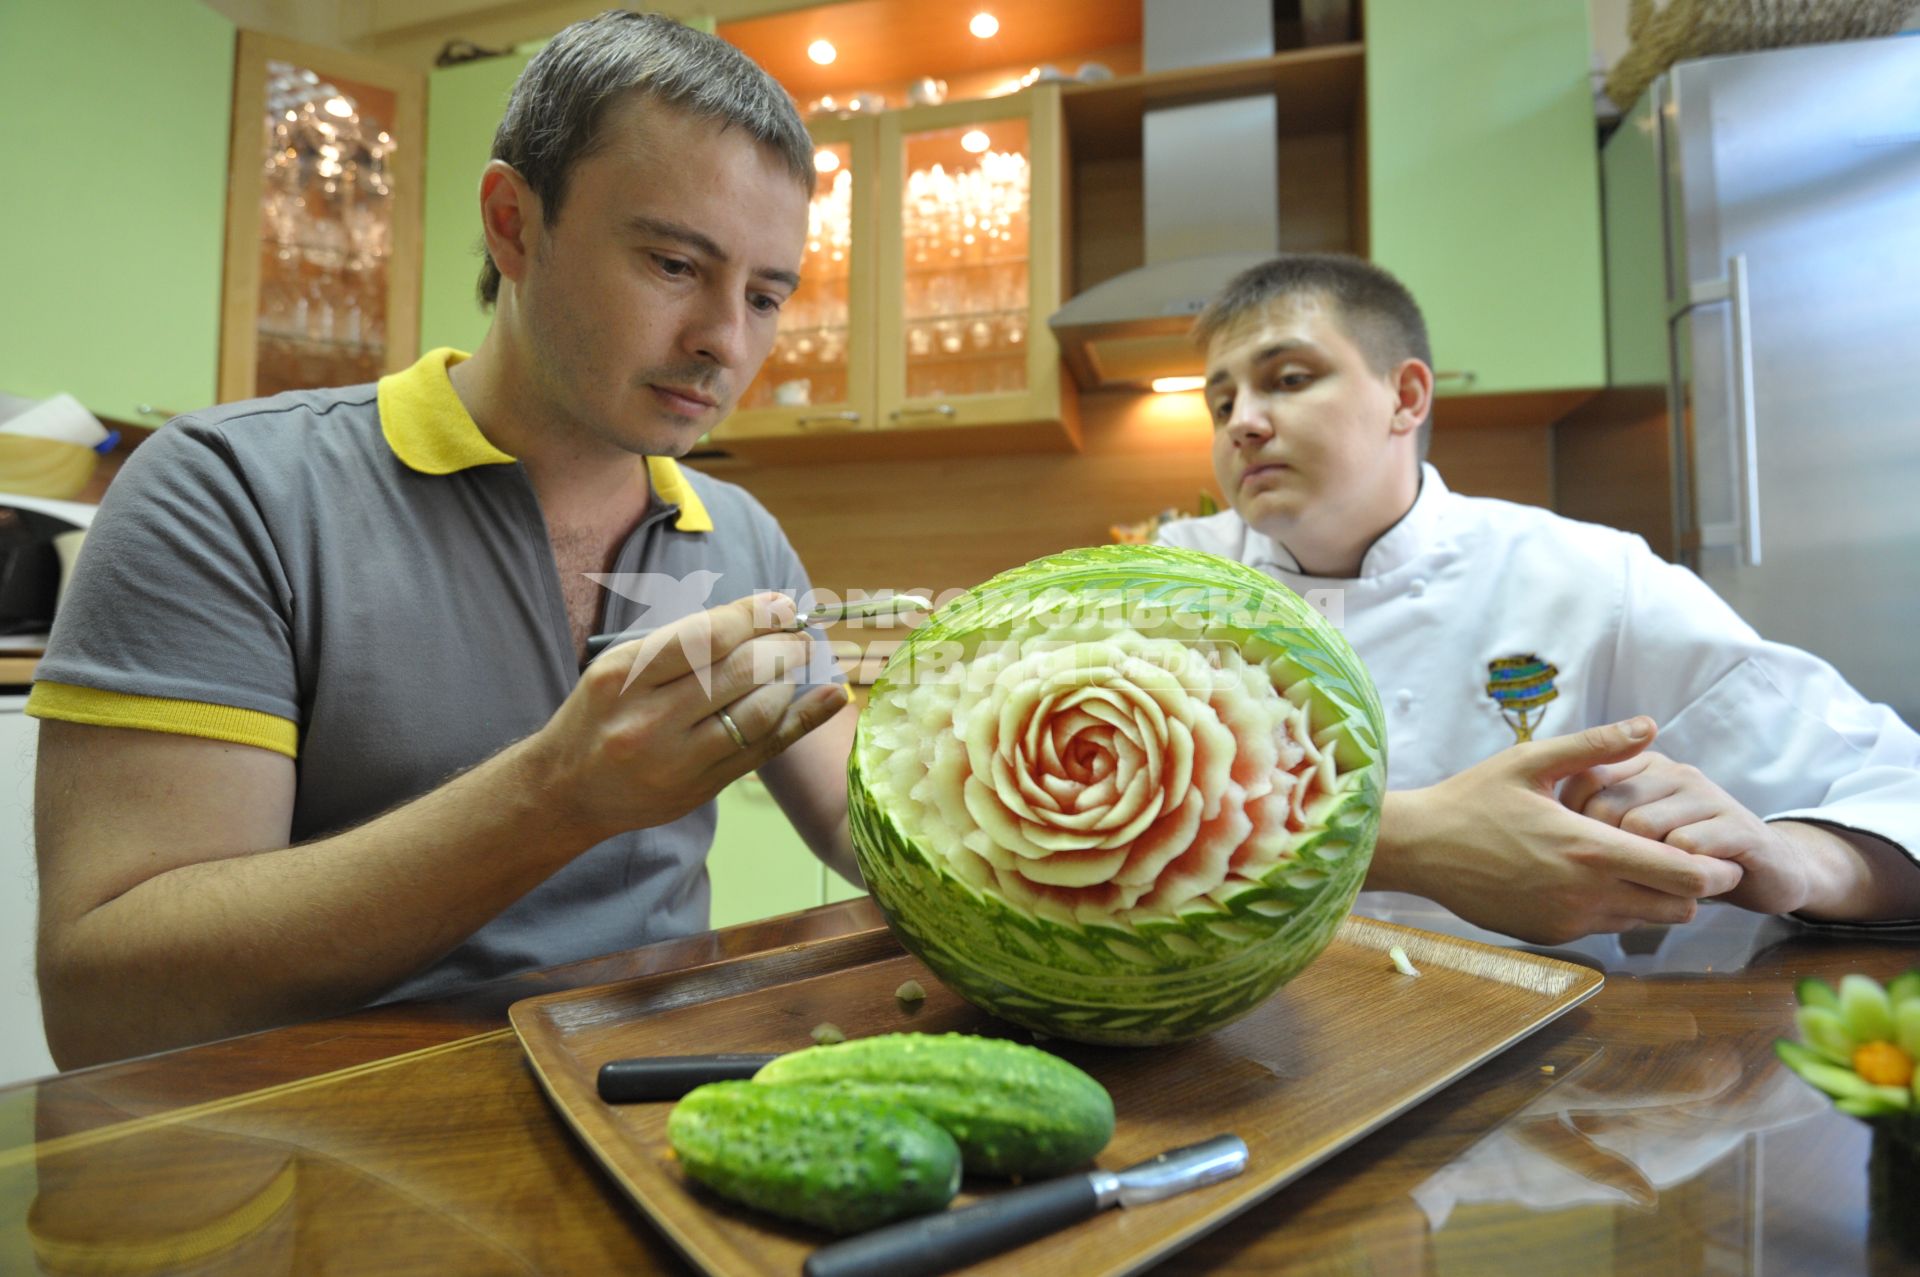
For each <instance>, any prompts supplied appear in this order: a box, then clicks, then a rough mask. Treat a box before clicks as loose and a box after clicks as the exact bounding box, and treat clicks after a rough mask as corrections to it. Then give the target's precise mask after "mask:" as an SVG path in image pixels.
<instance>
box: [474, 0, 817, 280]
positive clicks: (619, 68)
mask: <svg viewBox="0 0 1920 1277" xmlns="http://www.w3.org/2000/svg"><path fill="white" fill-rule="evenodd" d="M631 94H639V95H641V96H642V97H644V98H645V99H646V100H647V101H648V102H649V103H659V104H663V105H666V106H671V107H676V108H678V109H680V110H682V111H687V112H690V113H692V114H694V115H698V116H703V117H705V118H708V119H712V120H716V121H718V122H719V123H721V124H722V125H725V126H729V127H733V128H739V129H741V130H743V131H745V133H746V134H747V136H748V137H751V138H752V139H753V140H754V141H756V142H758V143H760V145H762V146H764V147H766V148H767V149H768V150H770V151H772V152H773V153H774V154H776V155H778V156H779V157H780V158H781V159H782V160H783V161H785V163H786V166H787V168H788V170H789V171H790V172H791V173H792V174H793V178H794V180H795V181H796V182H798V183H799V184H800V186H801V187H802V189H804V190H805V191H806V192H807V195H808V196H809V197H811V196H812V195H813V190H814V181H815V175H814V167H813V140H812V139H811V138H810V137H809V136H808V135H807V128H806V125H804V124H802V123H801V122H800V113H799V111H797V110H795V109H794V105H793V99H792V98H791V97H789V96H788V94H787V91H786V90H785V89H783V88H781V87H780V85H779V84H778V82H776V81H775V80H774V78H773V77H772V76H770V75H768V74H767V73H766V72H765V71H763V70H762V69H761V68H760V67H759V66H757V65H755V63H754V62H753V60H752V59H751V58H749V57H747V56H746V55H745V54H744V53H742V52H740V50H738V49H736V48H734V47H733V46H732V45H731V44H728V43H727V42H726V41H725V40H722V39H720V38H719V37H717V36H711V35H708V34H706V33H705V32H702V31H695V30H694V29H693V28H691V27H687V26H682V25H681V24H680V23H678V22H676V21H674V20H673V19H672V18H668V17H664V16H662V15H660V14H657V13H633V12H631V11H629V10H625V9H609V10H608V11H607V12H605V13H603V14H601V15H600V16H599V17H597V18H587V19H584V20H582V21H580V22H576V23H574V24H573V25H572V26H569V27H567V28H566V29H565V30H563V31H561V32H560V34H558V35H556V36H554V37H553V39H552V40H549V41H548V42H547V44H546V46H545V47H544V48H542V49H541V50H540V52H539V53H537V54H535V55H534V57H533V60H532V61H531V62H529V63H527V67H526V70H524V71H522V72H521V73H520V78H519V79H518V80H516V81H514V85H513V92H512V94H511V95H510V96H509V97H508V98H507V110H506V114H505V116H504V117H502V119H501V121H500V127H499V129H498V130H497V131H496V132H495V133H494V135H493V158H494V159H496V160H505V161H506V162H507V163H508V164H511V165H512V166H513V169H514V171H515V172H516V173H518V174H520V176H521V177H523V178H525V179H526V183H527V185H528V186H530V187H532V188H533V192H534V194H536V195H538V196H539V197H540V209H541V216H542V217H544V218H545V219H546V221H547V222H549V223H552V222H555V221H558V220H559V217H560V206H561V205H562V204H563V203H564V202H565V201H566V195H567V179H568V178H569V177H570V176H571V175H572V173H573V167H574V165H576V164H578V163H579V162H580V161H581V160H584V159H587V158H588V157H590V156H592V155H593V154H594V153H595V152H597V151H599V150H600V149H601V147H603V146H604V145H605V144H606V140H607V139H606V137H605V130H604V128H603V125H604V124H605V123H606V118H607V113H608V110H609V108H611V107H612V106H613V105H614V104H615V103H617V102H621V101H624V100H625V99H626V98H627V97H628V96H629V95H631ZM481 253H482V255H483V256H484V257H485V261H484V262H483V263H482V265H481V268H480V285H479V293H480V301H481V304H482V305H486V306H491V305H492V304H493V303H494V301H495V300H496V299H497V298H498V296H499V294H500V268H499V267H497V266H495V265H494V263H493V258H492V256H491V255H488V254H487V253H486V245H485V243H484V241H483V242H482V244H481Z"/></svg>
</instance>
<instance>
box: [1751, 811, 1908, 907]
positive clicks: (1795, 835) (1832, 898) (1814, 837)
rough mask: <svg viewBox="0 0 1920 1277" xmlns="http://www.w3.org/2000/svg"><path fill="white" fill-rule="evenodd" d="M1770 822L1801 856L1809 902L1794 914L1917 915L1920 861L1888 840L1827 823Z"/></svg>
mask: <svg viewBox="0 0 1920 1277" xmlns="http://www.w3.org/2000/svg"><path fill="white" fill-rule="evenodd" d="M1771 824H1772V827H1773V829H1774V830H1775V831H1776V832H1778V833H1779V834H1780V835H1781V836H1782V837H1783V838H1785V839H1786V841H1787V843H1788V845H1789V847H1790V848H1791V849H1792V850H1793V851H1794V852H1796V853H1798V854H1799V855H1800V856H1802V857H1803V858H1804V860H1805V871H1806V875H1807V901H1806V903H1805V904H1803V905H1801V906H1800V907H1799V908H1798V909H1796V910H1794V912H1795V913H1797V914H1800V915H1801V916H1802V917H1806V918H1810V919H1813V920H1815V921H1821V922H1874V921H1885V920H1889V919H1900V918H1920V865H1915V864H1914V863H1913V861H1912V860H1911V859H1909V858H1908V856H1907V855H1906V853H1904V852H1903V851H1901V850H1900V849H1899V848H1898V847H1896V846H1894V845H1893V844H1892V843H1890V842H1888V841H1886V840H1885V839H1883V838H1876V837H1874V836H1873V835H1872V834H1863V833H1858V832H1856V831H1854V830H1850V829H1839V828H1835V827H1833V826H1830V825H1815V824H1809V823H1806V822H1803V821H1798V820H1776V821H1773V822H1771Z"/></svg>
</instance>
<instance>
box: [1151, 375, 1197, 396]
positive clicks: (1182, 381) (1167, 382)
mask: <svg viewBox="0 0 1920 1277" xmlns="http://www.w3.org/2000/svg"><path fill="white" fill-rule="evenodd" d="M1206 384H1207V379H1206V378H1205V377H1155V378H1154V379H1153V388H1154V390H1156V391H1158V392H1159V393H1160V394H1163V395H1171V394H1177V393H1178V392H1180V391H1182V390H1199V389H1201V388H1202V387H1204V386H1205V385H1206Z"/></svg>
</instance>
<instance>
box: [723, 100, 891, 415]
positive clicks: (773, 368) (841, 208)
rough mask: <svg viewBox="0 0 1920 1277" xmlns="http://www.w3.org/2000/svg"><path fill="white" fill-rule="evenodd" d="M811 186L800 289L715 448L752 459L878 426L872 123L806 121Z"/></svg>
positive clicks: (874, 130) (874, 135) (868, 120)
mask: <svg viewBox="0 0 1920 1277" xmlns="http://www.w3.org/2000/svg"><path fill="white" fill-rule="evenodd" d="M808 131H809V132H810V133H811V134H812V135H813V141H814V145H815V147H816V148H817V149H816V151H815V168H816V169H817V170H818V171H819V187H818V189H817V190H816V192H815V194H814V197H813V201H812V203H811V205H810V206H809V208H808V226H807V248H806V256H805V257H804V258H802V259H801V263H800V279H801V283H800V287H799V288H798V289H797V290H795V292H794V294H793V296H792V297H790V298H788V300H787V303H786V305H785V306H784V307H782V308H781V314H780V334H779V336H778V337H777V338H776V339H775V340H774V344H773V352H772V353H771V354H770V355H768V357H767V362H766V363H765V364H764V365H763V366H762V367H761V369H760V372H759V374H758V375H757V376H755V378H754V380H753V383H752V384H751V385H749V386H748V387H747V390H746V393H744V394H743V395H742V396H741V397H740V404H739V406H738V407H736V408H735V409H734V411H733V413H732V415H730V416H729V417H728V418H727V420H726V421H724V422H722V423H721V425H720V426H719V428H718V429H716V430H715V432H714V438H715V442H717V443H719V444H721V445H722V446H726V447H733V448H740V449H743V450H745V451H749V452H750V451H752V450H753V448H754V446H755V445H756V444H762V445H766V446H771V447H773V448H774V449H776V450H778V448H779V447H780V445H781V444H783V443H786V444H800V445H801V446H802V447H803V448H804V447H805V444H804V442H803V441H805V440H809V439H813V438H819V437H824V436H828V435H837V434H849V433H858V432H863V431H871V430H873V429H874V428H875V427H876V425H877V424H878V421H879V418H878V416H877V415H876V407H877V404H878V397H877V395H878V378H877V375H876V372H875V368H874V338H875V323H874V319H875V314H874V305H875V301H876V297H877V294H876V291H875V285H874V272H875V267H876V258H877V257H878V244H877V240H876V236H875V234H874V218H875V213H876V210H875V207H874V187H875V184H876V181H877V177H878V171H877V170H878V165H877V163H876V160H877V156H878V152H879V145H880V143H879V135H878V129H877V128H876V127H875V121H874V120H873V119H872V118H866V119H847V120H833V119H826V120H815V121H813V122H812V124H811V125H809V129H808Z"/></svg>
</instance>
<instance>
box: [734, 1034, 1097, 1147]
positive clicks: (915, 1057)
mask: <svg viewBox="0 0 1920 1277" xmlns="http://www.w3.org/2000/svg"><path fill="white" fill-rule="evenodd" d="M753 1080H754V1082H755V1083H772V1084H776V1085H779V1086H786V1085H791V1084H810V1085H825V1086H831V1087H833V1088H834V1090H835V1093H836V1094H840V1095H846V1096H856V1095H858V1096H865V1097H868V1098H872V1099H878V1100H884V1101H887V1102H890V1103H894V1104H905V1105H907V1106H908V1107H910V1108H914V1109H918V1110H919V1111H920V1112H922V1113H924V1114H926V1115H927V1116H928V1117H930V1118H932V1119H933V1120H934V1121H936V1122H938V1123H939V1124H940V1125H941V1126H943V1127H945V1128H946V1129H947V1131H948V1133H949V1134H951V1135H952V1136H953V1138H954V1140H955V1141H956V1142H957V1143H958V1144H959V1145H960V1156H961V1159H962V1160H963V1161H964V1163H965V1165H966V1168H967V1170H969V1171H972V1172H976V1173H984V1174H988V1175H1018V1176H1022V1177H1030V1176H1037V1175H1055V1174H1058V1173H1060V1172H1061V1171H1065V1170H1071V1169H1072V1168H1073V1167H1076V1166H1080V1165H1083V1164H1084V1163H1085V1162H1086V1161H1087V1159H1089V1158H1091V1157H1092V1156H1093V1155H1094V1154H1095V1153H1098V1152H1099V1151H1100V1150H1101V1149H1103V1148H1105V1147H1106V1146H1107V1141H1108V1140H1109V1139H1112V1138H1113V1098H1112V1097H1111V1096H1109V1095H1108V1094H1107V1091H1106V1088H1105V1087H1103V1086H1101V1085H1100V1084H1099V1083H1098V1082H1096V1081H1094V1080H1093V1079H1092V1078H1090V1077H1088V1076H1087V1075H1086V1074H1085V1073H1083V1072H1081V1071H1080V1070H1079V1069H1077V1068H1075V1067H1074V1066H1073V1065H1071V1064H1069V1063H1067V1062H1066V1061H1065V1060H1063V1059H1061V1058H1060V1057H1059V1056H1056V1055H1052V1054H1049V1053H1048V1052H1046V1051H1042V1050H1040V1049H1038V1048H1037V1047H1031V1046H1022V1045H1021V1044H1020V1043H1018V1042H1007V1041H1003V1040H1001V1039H998V1038H980V1037H972V1036H969V1035H967V1034H961V1033H944V1034H931V1033H889V1034H883V1035H880V1036H878V1037H870V1038H856V1039H855V1040H853V1041H851V1042H841V1043H838V1044H836V1045H833V1046H816V1047H809V1048H807V1049H806V1050H804V1051H794V1052H792V1053H791V1054H788V1055H783V1056H780V1057H779V1058H778V1059H775V1060H773V1061H771V1062H770V1063H768V1064H767V1065H765V1066H764V1067H763V1068H761V1070H760V1071H759V1072H758V1073H756V1074H755V1075H754V1078H753Z"/></svg>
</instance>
